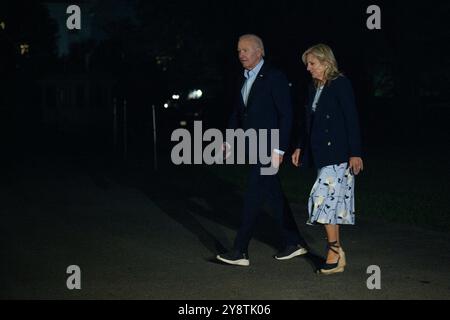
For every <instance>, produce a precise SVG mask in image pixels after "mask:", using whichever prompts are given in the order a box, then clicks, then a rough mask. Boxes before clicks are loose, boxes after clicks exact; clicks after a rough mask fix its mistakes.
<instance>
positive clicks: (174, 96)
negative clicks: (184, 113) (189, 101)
mask: <svg viewBox="0 0 450 320" xmlns="http://www.w3.org/2000/svg"><path fill="white" fill-rule="evenodd" d="M172 99H173V100H178V99H180V95H178V94H174V95H173V96H172Z"/></svg>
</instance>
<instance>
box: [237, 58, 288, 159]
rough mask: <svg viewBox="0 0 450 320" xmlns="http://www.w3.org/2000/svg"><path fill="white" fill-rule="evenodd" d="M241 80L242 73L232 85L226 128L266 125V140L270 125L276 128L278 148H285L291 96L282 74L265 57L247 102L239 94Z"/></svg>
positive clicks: (241, 84) (244, 128)
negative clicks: (233, 91)
mask: <svg viewBox="0 0 450 320" xmlns="http://www.w3.org/2000/svg"><path fill="white" fill-rule="evenodd" d="M244 82H245V77H244V75H242V77H241V79H240V81H239V83H238V85H237V88H236V93H237V94H236V103H235V107H234V110H233V112H232V114H231V117H230V119H229V122H228V128H230V129H238V128H242V129H243V130H247V129H250V128H253V129H256V130H258V129H268V132H267V133H268V135H269V141H270V129H279V134H280V145H279V149H280V150H282V151H287V149H288V147H289V139H290V135H291V129H292V99H291V93H290V89H289V83H288V81H287V79H286V77H285V75H284V74H283V73H282V72H281V71H280V70H278V69H276V68H274V67H272V66H270V65H269V64H268V63H267V61H265V62H264V64H263V66H262V68H261V70H260V71H259V73H258V75H257V76H256V79H255V82H254V83H253V85H252V88H251V91H250V93H249V96H248V100H247V106H245V105H244V101H243V99H242V94H241V89H242V86H243V85H244ZM268 147H270V144H268ZM270 153H271V150H267V154H268V155H270Z"/></svg>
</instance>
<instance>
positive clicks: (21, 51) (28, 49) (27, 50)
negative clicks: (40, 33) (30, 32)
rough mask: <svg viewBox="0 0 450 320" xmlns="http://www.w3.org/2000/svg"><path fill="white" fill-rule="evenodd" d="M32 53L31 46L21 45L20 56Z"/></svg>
mask: <svg viewBox="0 0 450 320" xmlns="http://www.w3.org/2000/svg"><path fill="white" fill-rule="evenodd" d="M29 51H30V46H29V45H28V44H26V43H23V44H21V45H20V54H21V55H24V54H25V53H28V52H29Z"/></svg>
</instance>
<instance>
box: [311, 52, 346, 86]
mask: <svg viewBox="0 0 450 320" xmlns="http://www.w3.org/2000/svg"><path fill="white" fill-rule="evenodd" d="M309 54H312V55H313V56H314V57H316V58H317V60H319V62H320V63H321V64H323V65H325V74H324V78H325V84H327V83H329V82H330V81H331V80H334V79H336V78H337V77H339V76H341V75H342V73H341V72H340V71H339V68H338V64H337V61H336V58H335V57H334V53H333V50H331V48H330V47H329V46H327V45H326V44H323V43H319V44H316V45H315V46H312V47H310V48H309V49H308V50H306V51H305V52H304V53H303V55H302V61H303V63H304V64H305V65H307V61H306V59H307V57H308V55H309ZM314 83H315V85H316V86H319V85H320V83H319V80H317V79H314Z"/></svg>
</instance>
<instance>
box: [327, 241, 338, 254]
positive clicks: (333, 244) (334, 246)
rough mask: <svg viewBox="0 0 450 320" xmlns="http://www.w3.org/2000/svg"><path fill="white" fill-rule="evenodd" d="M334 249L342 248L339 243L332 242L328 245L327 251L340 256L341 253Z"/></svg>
mask: <svg viewBox="0 0 450 320" xmlns="http://www.w3.org/2000/svg"><path fill="white" fill-rule="evenodd" d="M334 248H340V246H339V245H338V244H337V241H332V242H328V243H327V249H328V250H331V251H333V252H334V253H336V254H339V251H336V250H335V249H334Z"/></svg>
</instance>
